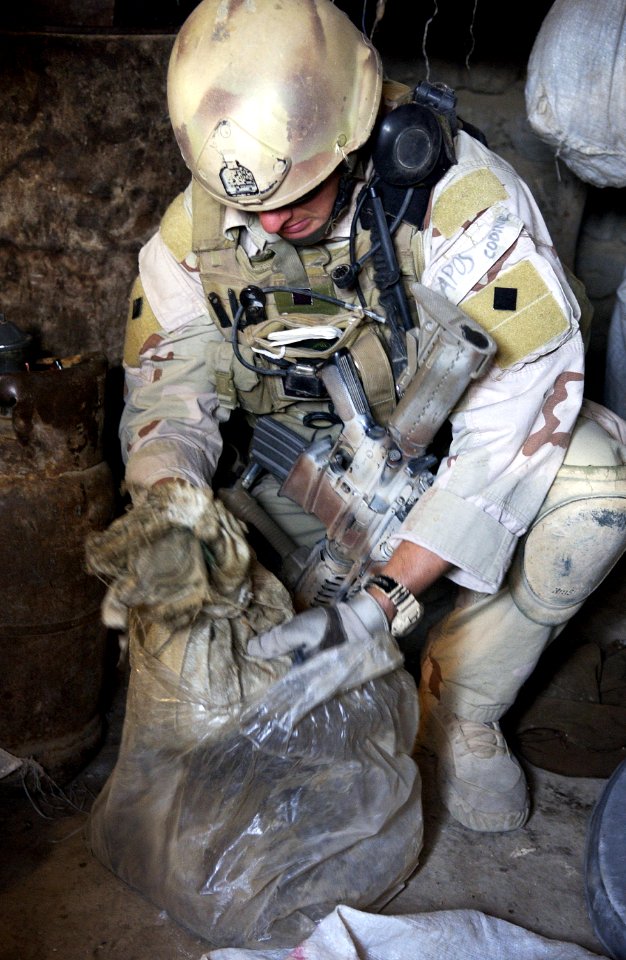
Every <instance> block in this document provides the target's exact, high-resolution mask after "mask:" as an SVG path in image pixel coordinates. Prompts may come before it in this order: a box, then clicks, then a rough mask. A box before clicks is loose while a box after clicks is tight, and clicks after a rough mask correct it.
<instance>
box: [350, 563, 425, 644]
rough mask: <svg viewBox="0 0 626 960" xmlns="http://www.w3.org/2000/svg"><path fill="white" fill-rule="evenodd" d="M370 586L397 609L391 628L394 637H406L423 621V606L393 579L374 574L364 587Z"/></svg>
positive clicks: (382, 574)
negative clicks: (377, 590)
mask: <svg viewBox="0 0 626 960" xmlns="http://www.w3.org/2000/svg"><path fill="white" fill-rule="evenodd" d="M369 586H374V587H377V588H378V589H379V590H380V591H381V593H384V595H385V596H386V597H387V598H388V599H389V600H391V602H392V603H393V605H394V607H395V608H396V615H395V617H394V618H393V620H392V621H391V624H390V628H389V629H390V630H391V635H392V636H393V637H404V636H405V635H406V634H407V633H409V631H410V630H412V629H413V627H415V626H416V625H417V624H418V623H419V621H420V620H421V619H422V615H423V613H424V607H423V606H422V604H421V603H420V602H419V600H418V599H417V597H414V596H413V594H412V593H411V591H410V590H407V588H406V587H405V586H403V584H401V583H398V581H397V580H394V579H393V577H388V576H386V574H384V573H377V574H374V576H372V577H369V578H368V579H367V580H366V581H365V584H364V587H365V588H367V587H369Z"/></svg>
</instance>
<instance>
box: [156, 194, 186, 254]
mask: <svg viewBox="0 0 626 960" xmlns="http://www.w3.org/2000/svg"><path fill="white" fill-rule="evenodd" d="M159 229H160V231H161V236H162V238H163V242H164V243H165V245H166V246H167V247H168V248H169V249H170V250H171V251H172V253H173V254H174V256H175V257H176V259H177V260H178V262H179V263H182V261H183V260H184V259H185V257H187V256H188V255H189V254H190V253H191V218H190V217H189V214H188V213H187V211H186V209H185V197H184V194H182V193H179V194H178V196H177V197H176V198H175V199H174V200H172V202H171V203H170V205H169V207H168V208H167V210H166V211H165V213H164V214H163V218H162V220H161V225H160V227H159Z"/></svg>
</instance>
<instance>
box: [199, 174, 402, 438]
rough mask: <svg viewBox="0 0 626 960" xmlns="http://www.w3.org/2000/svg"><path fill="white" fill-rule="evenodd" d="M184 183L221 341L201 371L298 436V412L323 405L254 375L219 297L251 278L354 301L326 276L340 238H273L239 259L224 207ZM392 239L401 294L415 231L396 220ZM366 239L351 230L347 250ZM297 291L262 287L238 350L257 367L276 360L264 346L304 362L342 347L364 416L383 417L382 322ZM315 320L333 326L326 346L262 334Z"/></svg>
mask: <svg viewBox="0 0 626 960" xmlns="http://www.w3.org/2000/svg"><path fill="white" fill-rule="evenodd" d="M192 189H193V192H192V210H193V238H192V244H193V251H194V253H195V254H196V256H197V258H198V265H199V268H200V276H201V279H202V285H203V289H204V292H205V296H206V300H207V304H208V309H209V312H210V314H211V317H212V319H213V320H214V322H215V324H216V326H217V328H218V329H220V330H221V332H222V334H223V336H224V340H223V342H222V343H212V344H211V353H210V356H209V357H208V358H207V366H208V370H209V376H210V378H211V380H212V382H213V383H214V384H215V388H216V391H217V394H218V398H219V401H220V404H221V405H222V407H224V408H226V409H229V410H232V409H234V408H235V407H241V408H243V409H244V410H245V411H247V412H248V413H251V414H268V413H272V414H274V415H279V416H280V418H281V419H284V420H287V421H289V425H290V426H292V427H293V428H294V429H296V430H298V432H300V433H304V434H306V433H308V431H307V430H306V429H305V430H303V429H302V425H303V421H305V419H306V418H307V414H310V413H311V411H319V412H327V411H328V405H327V403H326V402H325V401H323V400H320V399H315V398H311V399H309V398H304V397H294V396H293V395H291V394H290V393H289V392H287V391H286V389H285V382H284V378H283V377H281V376H275V375H269V376H268V375H263V373H261V372H259V373H257V372H255V371H254V370H250V369H248V368H247V367H246V366H245V365H244V364H242V363H241V362H240V361H239V360H238V359H237V358H236V356H235V353H234V350H233V346H232V308H231V309H229V303H231V302H232V300H233V293H234V295H235V297H237V298H238V296H239V293H240V291H241V290H242V289H243V288H244V287H246V286H248V285H250V284H253V285H255V286H257V287H268V286H287V285H288V286H295V287H299V288H310V289H311V290H312V291H313V292H318V293H322V294H326V295H331V296H334V297H337V298H339V299H342V300H348V301H349V302H352V301H353V300H354V302H355V304H356V296H353V295H351V294H350V293H349V292H348V293H347V294H346V292H345V291H342V290H340V289H338V288H336V287H335V285H334V284H333V281H332V279H331V275H332V272H333V270H334V269H335V268H336V267H337V266H338V265H340V264H348V263H349V262H350V252H349V244H348V241H347V240H345V241H344V240H340V241H330V242H326V243H323V244H318V245H317V246H314V247H299V248H297V249H296V248H295V247H293V246H291V245H290V244H288V243H286V242H285V241H282V240H281V241H280V242H278V243H276V244H270V245H269V246H268V247H267V248H266V249H265V250H263V251H262V252H261V253H259V254H258V255H256V256H252V257H248V255H247V254H246V252H245V250H244V248H243V245H242V244H240V243H239V240H238V238H237V239H232V240H231V239H228V238H227V237H225V235H224V214H225V211H224V207H222V206H221V205H220V204H218V203H217V202H216V201H214V200H213V199H212V198H211V197H210V196H209V195H208V194H207V193H206V191H204V190H203V189H202V187H201V186H200V185H199V184H198V183H196V182H194V183H193V188H192ZM242 229H243V228H242ZM396 238H397V241H396V249H397V256H398V261H399V264H400V269H401V273H402V276H403V282H404V284H405V287H406V290H407V293H408V290H409V284H410V283H412V282H414V281H415V280H416V279H418V269H419V268H418V260H419V250H420V249H421V242H420V241H421V234H420V233H419V231H417V230H416V228H414V227H411V226H410V225H408V224H402V225H401V226H400V228H399V229H398V231H397V234H396ZM369 245H370V240H369V232H368V231H364V230H359V231H358V233H357V240H356V256H357V257H361V256H362V255H363V254H364V253H365V252H366V251H367V250H368V249H369ZM360 281H361V287H362V291H363V294H364V299H365V301H366V304H367V307H368V308H371V309H372V310H374V311H375V312H380V311H379V307H378V291H377V289H376V286H375V284H374V280H373V270H372V267H371V264H370V263H367V264H366V265H365V267H364V269H363V270H362V271H361V274H360ZM302 299H303V298H302V297H298V296H295V297H294V296H293V295H292V294H290V293H285V292H276V293H272V294H268V296H267V302H266V311H265V312H266V319H265V320H264V321H263V322H262V323H258V324H251V325H248V326H245V328H243V329H241V330H240V331H239V336H238V344H239V349H240V353H241V356H242V357H243V359H244V360H246V361H247V362H248V363H251V364H254V366H255V367H257V368H260V370H268V371H275V370H276V366H275V364H273V363H272V362H271V361H270V359H269V358H268V357H267V356H266V353H270V354H272V355H273V356H281V355H284V356H285V357H286V358H287V359H288V360H292V361H293V360H298V361H301V362H302V363H304V364H306V363H307V362H308V363H309V364H310V363H312V362H315V361H316V360H322V359H324V358H325V357H326V356H330V354H331V353H332V352H334V351H335V350H337V349H340V348H342V347H344V348H346V349H348V350H349V351H350V353H351V355H352V357H353V360H354V362H355V364H356V367H357V370H358V372H359V376H360V377H361V380H362V382H363V386H364V389H365V393H366V395H367V397H368V400H369V404H370V407H371V410H372V414H373V416H374V419H375V420H377V422H379V423H381V424H383V425H384V424H385V423H386V421H387V419H388V417H389V416H390V414H391V412H392V410H393V408H394V406H395V402H396V401H395V390H394V382H393V376H392V373H391V366H390V362H389V359H388V354H387V350H386V338H387V330H386V328H385V327H384V325H383V324H382V323H381V322H379V321H376V320H372V319H370V318H368V317H366V316H363V314H362V312H361V311H359V309H358V307H356V306H355V309H354V310H349V309H344V308H342V307H339V306H336V305H334V304H329V303H327V302H324V301H322V300H317V299H315V298H314V297H313V298H311V302H310V303H303V302H302ZM318 324H323V325H325V326H327V325H329V326H332V327H334V328H336V330H337V332H338V334H339V335H338V337H337V339H335V340H334V341H333V342H332V345H330V346H329V344H328V342H326V341H321V342H316V341H315V338H314V337H312V338H311V340H304V341H303V342H301V343H300V344H299V345H297V346H292V347H286V348H280V349H279V348H277V347H276V346H275V345H274V344H273V342H272V339H271V336H270V335H271V334H272V333H275V332H276V331H284V330H293V328H299V329H300V330H301V329H302V328H305V327H307V326H311V325H318ZM261 351H264V352H261Z"/></svg>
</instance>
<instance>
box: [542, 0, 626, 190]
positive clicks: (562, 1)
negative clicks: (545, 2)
mask: <svg viewBox="0 0 626 960" xmlns="http://www.w3.org/2000/svg"><path fill="white" fill-rule="evenodd" d="M526 111H527V114H528V120H529V122H530V125H531V127H532V128H533V130H534V131H535V133H536V134H537V135H538V136H539V137H541V139H542V140H544V141H545V142H546V143H549V144H550V145H551V146H553V147H555V148H556V152H557V156H559V157H560V158H561V159H563V160H564V162H565V163H566V164H567V166H568V167H570V169H571V170H573V171H574V173H575V174H576V175H577V176H578V177H580V179H581V180H584V181H586V182H587V183H591V184H593V185H594V186H596V187H623V186H625V185H626V0H596V2H594V3H591V2H590V0H555V2H554V4H553V5H552V7H551V8H550V10H549V12H548V14H547V16H546V18H545V19H544V21H543V23H542V25H541V28H540V30H539V33H538V34H537V38H536V40H535V43H534V45H533V49H532V51H531V54H530V59H529V61H528V73H527V80H526Z"/></svg>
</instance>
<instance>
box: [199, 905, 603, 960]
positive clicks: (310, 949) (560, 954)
mask: <svg viewBox="0 0 626 960" xmlns="http://www.w3.org/2000/svg"><path fill="white" fill-rule="evenodd" d="M598 956H600V955H599V954H595V953H590V952H589V951H588V950H585V949H584V948H583V947H579V946H577V945H576V944H573V943H567V942H564V941H561V940H549V939H547V938H546V937H540V936H538V935H537V934H536V933H531V932H530V931H528V930H524V929H523V927H519V926H517V924H514V923H509V922H508V921H506V920H499V919H496V917H490V916H488V915H487V914H484V913H480V911H478V910H437V911H435V912H434V913H417V914H407V915H406V916H372V915H371V914H367V913H363V912H361V911H358V910H352V909H350V908H349V907H346V906H343V905H340V906H338V907H337V908H336V909H335V910H334V911H333V913H331V914H330V915H329V916H328V917H325V918H324V919H323V920H322V921H321V923H320V924H319V925H318V927H317V929H316V930H315V932H314V933H313V935H312V936H311V937H310V938H309V939H308V940H306V941H305V942H304V943H302V944H299V945H298V946H297V947H296V949H295V950H293V951H292V952H291V953H289V952H288V951H286V950H285V951H282V952H281V951H278V950H276V951H267V952H266V951H265V950H263V951H258V952H254V953H253V952H250V951H247V950H212V951H211V952H210V953H207V954H205V955H204V956H203V957H202V958H201V960H286V958H287V957H289V960H291V958H293V960H597V958H598Z"/></svg>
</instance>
